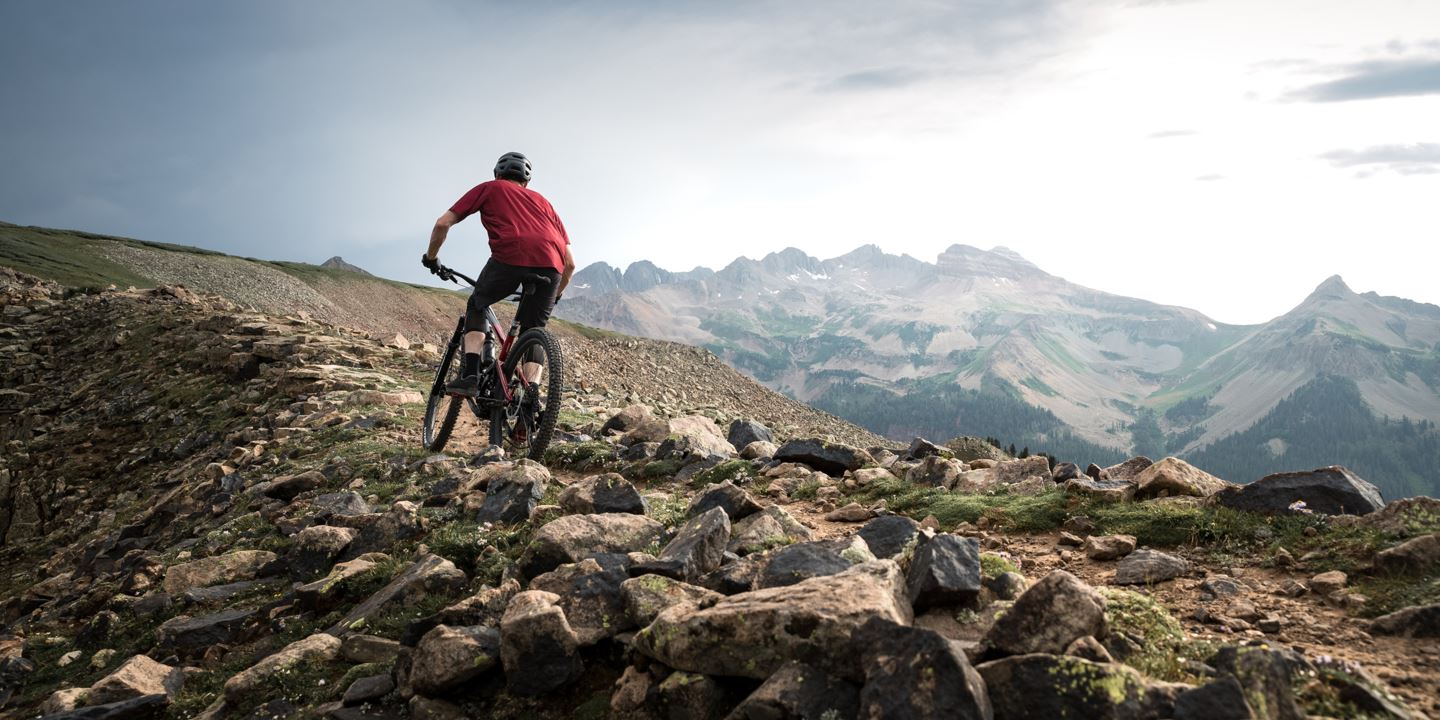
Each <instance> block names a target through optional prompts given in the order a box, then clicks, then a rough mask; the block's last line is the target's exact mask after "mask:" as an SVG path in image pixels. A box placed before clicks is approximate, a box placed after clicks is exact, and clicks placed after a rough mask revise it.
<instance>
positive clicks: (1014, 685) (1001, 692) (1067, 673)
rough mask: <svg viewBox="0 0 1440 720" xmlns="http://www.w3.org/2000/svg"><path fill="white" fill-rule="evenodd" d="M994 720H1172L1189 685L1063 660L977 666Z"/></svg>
mask: <svg viewBox="0 0 1440 720" xmlns="http://www.w3.org/2000/svg"><path fill="white" fill-rule="evenodd" d="M976 670H978V671H979V672H980V676H981V677H983V678H984V679H985V687H986V689H987V690H989V694H990V703H991V705H992V706H993V708H994V711H995V720H1011V719H1012V718H1013V719H1016V720H1019V719H1021V718H1104V719H1106V720H1148V719H1149V718H1164V717H1170V716H1171V713H1172V712H1173V710H1174V706H1175V698H1176V697H1177V696H1179V694H1180V693H1181V692H1183V691H1185V690H1187V689H1189V686H1186V685H1172V684H1168V683H1158V682H1151V681H1148V680H1146V679H1145V677H1144V676H1142V675H1141V674H1140V673H1139V672H1137V671H1136V670H1134V669H1133V668H1130V667H1127V666H1125V665H1119V664H1115V663H1094V662H1090V661H1089V660H1083V659H1081V658H1077V657H1069V656H1064V655H1048V654H1033V655H1016V656H1014V657H1007V658H1003V659H1000V660H994V661H991V662H987V663H982V664H980V665H978V666H976Z"/></svg>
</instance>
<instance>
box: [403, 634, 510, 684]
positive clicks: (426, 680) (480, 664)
mask: <svg viewBox="0 0 1440 720" xmlns="http://www.w3.org/2000/svg"><path fill="white" fill-rule="evenodd" d="M499 664H500V633H499V631H497V630H495V629H494V628H488V627H455V628H452V627H450V626H448V625H439V626H437V627H436V628H435V629H433V630H431V631H430V632H428V633H425V637H422V638H420V643H419V644H418V645H416V646H415V653H414V655H413V656H412V659H411V665H410V684H411V685H412V686H413V687H414V688H415V691H416V692H418V693H421V694H423V695H432V696H433V695H442V694H445V693H446V692H448V691H449V690H451V689H453V688H457V687H459V686H461V685H463V684H465V683H468V682H470V681H472V680H474V679H475V678H477V677H480V676H481V675H484V674H485V673H487V672H489V671H490V670H492V669H494V668H496V667H497V666H499Z"/></svg>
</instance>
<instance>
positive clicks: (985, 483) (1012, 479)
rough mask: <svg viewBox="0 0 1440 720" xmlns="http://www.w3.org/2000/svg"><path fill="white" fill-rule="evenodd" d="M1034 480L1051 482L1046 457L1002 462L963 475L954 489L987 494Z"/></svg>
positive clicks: (957, 480)
mask: <svg viewBox="0 0 1440 720" xmlns="http://www.w3.org/2000/svg"><path fill="white" fill-rule="evenodd" d="M1032 478H1039V479H1040V480H1042V481H1044V483H1049V482H1050V461H1049V460H1047V459H1046V458H1045V456H1043V455H1032V456H1030V457H1027V458H1021V459H1019V460H1001V461H998V462H996V463H995V464H994V465H991V466H990V467H985V468H978V469H974V470H970V471H968V472H964V473H961V474H960V476H959V477H958V478H957V479H956V481H955V485H954V487H953V488H952V489H953V490H956V491H960V492H985V491H988V490H992V489H994V488H997V487H1003V486H1009V485H1015V484H1018V483H1021V482H1024V481H1026V480H1029V479H1032Z"/></svg>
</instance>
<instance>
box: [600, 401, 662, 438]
mask: <svg viewBox="0 0 1440 720" xmlns="http://www.w3.org/2000/svg"><path fill="white" fill-rule="evenodd" d="M654 417H655V416H654V414H653V413H652V412H651V411H650V407H649V406H647V405H631V406H630V407H627V408H625V409H624V410H621V411H620V412H618V413H615V414H614V415H612V416H610V419H609V420H606V421H605V424H604V425H601V426H600V434H602V435H604V434H607V433H612V432H621V433H624V432H629V431H630V430H634V429H635V428H638V427H640V426H641V425H643V424H645V423H647V422H649V421H650V420H653V419H654Z"/></svg>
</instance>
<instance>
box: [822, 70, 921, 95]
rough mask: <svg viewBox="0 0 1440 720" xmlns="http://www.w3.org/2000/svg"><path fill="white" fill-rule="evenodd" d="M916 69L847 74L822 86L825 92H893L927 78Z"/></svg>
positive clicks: (863, 71)
mask: <svg viewBox="0 0 1440 720" xmlns="http://www.w3.org/2000/svg"><path fill="white" fill-rule="evenodd" d="M927 75H928V74H927V73H924V72H921V71H919V70H917V69H915V68H908V67H888V68H875V69H873V70H860V71H857V72H852V73H846V74H844V75H841V76H839V77H837V78H835V79H834V80H831V81H830V82H827V83H825V84H823V85H821V86H820V90H822V91H825V92H848V91H865V90H892V89H896V88H903V87H907V86H910V85H914V84H915V83H917V82H920V81H921V80H924V79H925V78H926V77H927Z"/></svg>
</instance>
